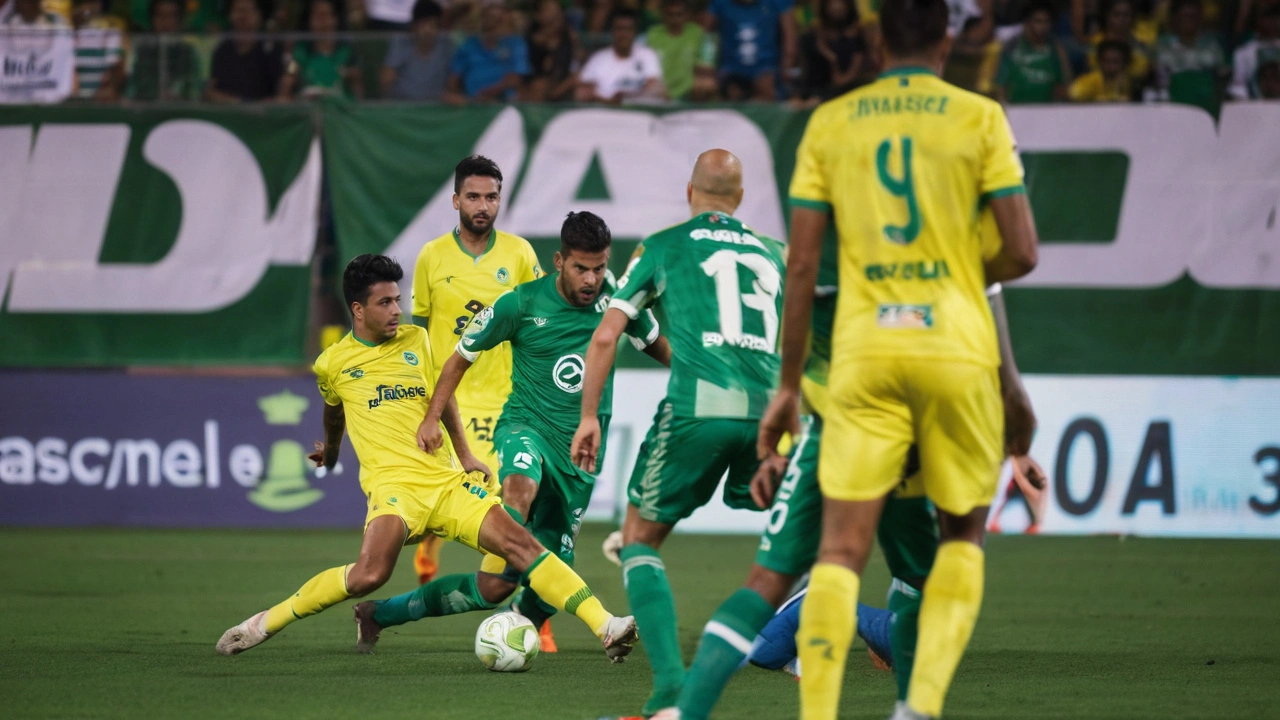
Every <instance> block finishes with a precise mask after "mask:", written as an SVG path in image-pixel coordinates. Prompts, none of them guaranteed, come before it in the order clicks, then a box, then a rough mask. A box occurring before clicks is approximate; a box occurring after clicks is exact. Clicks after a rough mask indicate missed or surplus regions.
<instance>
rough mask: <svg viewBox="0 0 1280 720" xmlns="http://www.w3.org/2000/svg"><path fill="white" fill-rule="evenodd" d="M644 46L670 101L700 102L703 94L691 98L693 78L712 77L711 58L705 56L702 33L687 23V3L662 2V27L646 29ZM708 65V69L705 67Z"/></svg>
mask: <svg viewBox="0 0 1280 720" xmlns="http://www.w3.org/2000/svg"><path fill="white" fill-rule="evenodd" d="M645 45H648V46H649V47H651V48H653V51H654V52H656V53H657V54H658V60H659V62H661V64H662V82H663V84H664V85H666V87H667V94H668V95H670V96H671V98H672V99H673V100H685V99H694V100H702V99H705V98H704V97H701V95H704V94H705V92H701V91H700V92H699V93H698V95H699V97H692V96H693V95H694V92H693V89H694V84H695V79H696V78H697V76H698V75H699V70H701V71H702V74H714V62H715V60H714V58H711V59H710V62H708V58H706V57H705V55H704V53H703V48H704V47H706V45H707V43H706V31H704V30H703V29H702V26H701V25H699V24H697V23H695V22H692V21H690V20H689V0H663V3H662V24H661V25H655V26H654V27H651V28H649V32H648V33H646V35H645ZM708 66H710V67H708Z"/></svg>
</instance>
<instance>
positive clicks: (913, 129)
mask: <svg viewBox="0 0 1280 720" xmlns="http://www.w3.org/2000/svg"><path fill="white" fill-rule="evenodd" d="M947 19H948V13H947V6H946V3H945V0H885V2H884V4H883V6H882V7H881V11H880V23H881V35H882V40H883V47H884V54H885V64H884V67H885V72H884V74H883V75H882V76H881V77H880V79H879V80H877V81H876V82H874V83H872V84H870V85H867V86H864V87H862V88H859V89H857V90H854V91H853V92H850V93H848V94H845V95H842V96H840V97H838V98H836V99H834V100H831V101H830V102H827V103H825V104H824V105H822V106H821V107H819V108H818V109H817V110H816V111H815V112H814V114H813V116H812V117H811V118H810V120H809V126H808V128H807V129H806V130H805V134H804V137H803V139H802V140H801V142H800V147H799V149H798V152H797V158H796V170H795V175H794V177H793V178H792V182H791V204H792V214H791V243H790V255H789V262H788V265H787V280H786V296H785V306H784V315H783V323H782V325H783V340H782V345H783V356H782V370H781V386H780V388H779V390H778V394H777V395H776V396H775V398H774V400H773V402H772V403H771V404H770V407H769V409H768V411H767V412H766V414H765V415H764V417H763V418H762V419H761V424H760V435H761V437H760V448H759V449H760V450H761V451H762V455H763V454H765V453H767V452H768V451H769V450H771V449H772V448H773V447H775V446H776V445H777V441H778V439H779V436H780V435H781V434H782V432H783V431H784V430H788V429H789V430H791V431H792V432H795V430H796V429H797V428H798V419H797V407H798V404H799V398H800V391H799V386H800V379H801V375H802V370H803V360H804V353H805V350H806V347H807V343H806V337H805V336H806V333H807V331H808V328H809V322H808V321H809V316H810V312H811V308H812V304H813V293H814V283H815V278H816V275H817V267H818V261H819V255H820V249H821V242H822V235H823V232H824V231H825V229H826V226H827V223H828V218H829V217H830V216H832V215H834V218H835V224H836V231H837V235H838V238H839V263H840V278H841V283H840V285H841V287H840V296H839V299H838V301H837V306H836V320H835V326H834V327H835V329H834V336H833V338H832V351H831V366H830V373H829V390H830V393H829V405H830V406H829V407H828V408H827V410H828V413H827V416H826V418H825V420H826V423H827V424H826V429H825V434H826V438H825V439H826V442H824V443H823V444H822V448H821V451H820V457H819V464H818V479H819V484H820V486H821V488H822V494H823V497H824V502H823V517H822V520H823V525H822V528H823V530H822V541H821V548H820V550H819V556H818V562H817V564H816V565H814V568H813V574H812V579H811V582H810V585H809V595H808V598H807V599H806V600H805V605H804V608H803V610H802V612H801V620H800V631H799V632H798V633H797V636H796V637H797V644H798V650H799V656H800V661H801V664H802V666H803V667H804V675H803V678H802V680H801V686H800V705H801V718H802V719H803V720H832V719H834V718H835V717H836V714H837V708H838V705H839V699H840V687H841V679H842V676H843V672H844V662H845V656H846V655H847V653H848V649H849V643H850V640H851V639H852V636H853V632H854V627H855V617H854V607H855V606H854V598H855V597H856V596H857V594H858V586H859V574H860V573H861V572H862V570H863V568H864V567H865V565H866V561H867V557H868V554H869V553H870V551H871V546H872V538H873V537H874V533H875V528H876V524H877V521H878V519H879V516H880V512H881V510H882V508H883V506H884V502H885V497H886V496H887V495H888V493H889V492H890V491H891V490H892V489H893V488H894V486H895V485H896V484H897V483H898V481H899V478H900V475H901V472H902V468H903V465H904V462H905V460H906V455H907V449H908V448H909V447H910V446H911V444H912V443H913V442H915V443H917V444H918V446H919V452H920V465H921V467H922V475H923V482H924V487H925V492H926V494H927V495H928V496H929V498H930V499H931V500H932V501H933V503H934V505H935V506H936V507H937V510H938V519H939V531H940V537H941V544H940V546H939V548H938V553H937V557H936V559H935V561H934V565H933V570H932V572H931V573H930V575H929V578H928V580H927V581H926V583H925V586H924V593H923V600H922V604H921V607H920V616H919V641H918V643H917V646H916V659H915V666H914V667H913V669H912V675H911V680H910V687H909V690H908V694H907V699H906V701H905V703H901V704H899V706H898V708H897V710H896V712H895V718H898V719H906V718H913V719H914V718H926V717H937V716H939V715H940V714H941V712H942V701H943V698H944V697H945V695H946V691H947V688H948V687H949V686H950V684H951V678H952V676H953V674H954V672H955V669H956V666H957V665H958V664H959V662H960V657H961V655H963V653H964V648H965V645H966V644H967V643H968V640H969V636H970V634H971V633H972V631H973V626H974V623H975V622H976V621H977V616H978V608H979V606H980V605H981V602H982V587H983V555H982V541H983V535H984V530H983V529H984V525H985V521H986V516H987V509H988V506H989V505H990V503H991V500H992V497H993V495H994V494H995V488H996V482H997V478H998V469H999V465H1000V461H1001V458H1002V457H1003V454H1004V453H1003V450H1004V448H1002V445H1003V433H1004V427H1003V419H1002V416H1001V395H1000V386H999V381H998V379H997V367H998V365H999V355H998V352H997V349H996V334H995V328H994V326H993V324H992V318H991V312H990V309H989V308H988V305H987V301H986V296H985V294H984V291H983V288H984V287H985V286H986V285H987V284H989V283H992V282H997V281H1001V280H1010V279H1013V278H1016V277H1020V276H1022V275H1025V274H1026V273H1028V272H1030V271H1031V269H1032V268H1033V267H1034V266H1035V263H1036V259H1037V257H1036V256H1037V249H1036V245H1037V241H1036V234H1035V226H1034V222H1033V220H1032V217H1031V210H1030V206H1029V205H1028V203H1027V200H1026V194H1025V192H1024V190H1023V184H1022V182H1023V181H1022V166H1021V163H1020V162H1019V160H1018V157H1017V153H1016V148H1015V144H1014V140H1013V134H1012V132H1011V131H1010V129H1009V125H1008V122H1007V121H1006V119H1005V117H1004V112H1003V111H1002V110H1001V108H1000V106H999V105H998V104H997V103H995V102H993V101H991V100H989V99H987V98H984V97H981V96H979V95H976V94H973V93H970V92H966V91H963V90H960V89H959V88H956V87H953V86H951V85H949V84H947V83H945V82H943V81H942V80H940V79H939V78H938V77H937V75H936V73H937V72H938V71H939V70H940V69H941V67H942V64H943V62H944V60H945V59H946V56H947V52H948V50H949V49H950V41H949V39H948V37H947ZM983 203H989V204H990V206H991V210H992V213H993V215H994V217H995V220H996V224H997V226H998V228H999V234H1000V237H1001V243H1000V244H999V249H998V250H994V252H990V253H986V254H985V255H984V251H983V244H982V243H981V241H980V236H979V212H978V210H979V208H980V207H981V206H982V204H983ZM993 245H994V243H993Z"/></svg>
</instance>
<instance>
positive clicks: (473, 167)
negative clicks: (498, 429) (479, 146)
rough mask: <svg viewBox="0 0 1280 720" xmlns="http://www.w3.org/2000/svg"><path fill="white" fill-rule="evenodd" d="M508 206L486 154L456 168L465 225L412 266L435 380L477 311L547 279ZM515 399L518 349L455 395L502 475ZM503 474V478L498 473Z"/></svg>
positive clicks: (427, 578) (425, 578)
mask: <svg viewBox="0 0 1280 720" xmlns="http://www.w3.org/2000/svg"><path fill="white" fill-rule="evenodd" d="M501 205H502V171H501V170H500V169H499V168H498V165H497V164H496V163H494V162H493V161H492V160H490V159H489V158H487V157H483V156H481V155H472V156H470V157H468V158H464V159H463V160H462V162H460V163H458V165H457V167H456V168H455V169H454V175H453V207H454V209H456V210H457V211H458V225H457V227H456V228H454V229H453V231H452V232H449V233H446V234H444V235H441V236H440V237H438V238H436V239H435V240H432V241H431V242H429V243H427V244H426V245H423V246H422V251H421V252H419V253H418V260H417V262H416V263H414V268H413V322H414V324H415V325H418V326H421V327H424V328H426V329H427V339H428V342H430V344H431V352H432V355H433V356H434V357H435V358H436V359H437V361H436V362H434V363H433V364H432V367H431V377H432V379H433V380H436V379H439V377H440V370H441V367H442V366H443V365H444V361H445V360H447V359H448V358H449V356H450V355H452V354H453V348H454V347H455V346H456V345H457V344H458V341H459V340H461V339H462V331H463V329H464V328H466V327H467V323H469V322H471V318H472V317H474V316H475V314H476V313H478V312H480V311H481V310H483V309H485V308H486V307H488V306H490V305H492V304H493V301H494V300H497V299H498V296H499V295H501V294H503V293H505V292H506V291H508V290H510V289H511V288H512V287H514V286H516V285H518V284H520V283H523V282H528V281H530V280H536V279H537V278H540V277H542V269H541V268H540V267H538V257H537V255H535V254H534V252H533V247H532V246H530V245H529V241H528V240H525V239H524V238H522V237H517V236H515V235H511V234H509V233H504V232H500V231H499V230H497V229H496V228H495V227H494V223H495V222H497V220H498V210H499V209H500V208H501ZM510 394H511V348H510V346H508V345H505V344H504V345H502V346H501V347H498V348H494V349H493V351H492V352H491V353H485V356H484V358H483V360H482V361H481V362H479V363H476V367H474V368H472V372H471V373H469V374H468V375H467V377H466V379H465V380H464V381H463V384H462V385H461V386H460V387H459V388H458V392H457V394H456V398H457V402H458V411H459V412H461V413H462V422H463V424H464V426H465V428H466V433H467V441H468V442H469V443H470V444H471V449H472V452H474V453H475V455H476V457H478V458H480V460H481V461H483V462H484V463H485V464H486V465H488V467H489V469H490V471H491V472H496V471H497V465H496V464H495V462H494V460H495V459H496V458H495V457H494V455H493V426H494V425H495V424H497V422H498V416H499V415H501V414H502V405H503V403H505V402H506V401H507V396H508V395H510ZM494 477H496V475H494ZM441 542H442V541H440V540H438V539H435V538H428V539H427V540H424V541H423V543H422V544H421V545H419V546H418V551H417V552H416V553H415V554H414V557H413V566H414V569H415V570H417V572H418V580H419V581H420V582H421V583H423V584H424V585H425V584H426V583H428V582H431V580H432V578H434V577H435V574H436V572H437V570H438V569H439V567H440V547H441Z"/></svg>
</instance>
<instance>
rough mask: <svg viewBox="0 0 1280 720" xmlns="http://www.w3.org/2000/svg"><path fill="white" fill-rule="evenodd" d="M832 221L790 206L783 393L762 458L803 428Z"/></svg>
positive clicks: (766, 419) (762, 441)
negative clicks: (803, 380)
mask: <svg viewBox="0 0 1280 720" xmlns="http://www.w3.org/2000/svg"><path fill="white" fill-rule="evenodd" d="M827 222H828V214H827V213H825V212H822V211H819V210H814V209H812V208H805V207H796V208H792V210H791V242H790V243H789V244H788V248H789V250H788V255H787V280H786V288H785V290H784V295H783V305H782V338H781V341H780V344H781V346H782V369H781V377H780V379H779V385H778V393H777V394H776V395H774V397H773V401H772V402H770V403H769V407H768V408H767V409H765V411H764V415H763V416H762V417H761V418H760V438H759V442H758V443H757V445H756V453H757V454H758V455H759V456H760V459H762V460H763V459H764V458H767V457H770V456H772V455H774V454H775V453H777V447H778V441H779V440H781V439H782V434H783V433H786V432H789V433H791V434H792V435H798V434H799V433H800V377H801V375H803V373H804V359H805V355H806V354H807V352H808V350H809V318H810V316H811V315H812V314H813V289H814V286H815V285H817V282H818V262H819V260H820V259H821V256H822V235H823V233H825V232H826V231H827Z"/></svg>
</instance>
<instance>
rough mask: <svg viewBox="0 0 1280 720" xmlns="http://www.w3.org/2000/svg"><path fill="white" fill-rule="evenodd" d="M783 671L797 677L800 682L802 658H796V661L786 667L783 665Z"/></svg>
mask: <svg viewBox="0 0 1280 720" xmlns="http://www.w3.org/2000/svg"><path fill="white" fill-rule="evenodd" d="M782 669H783V670H784V671H785V672H787V673H789V674H791V675H793V676H795V679H797V680H799V679H800V658H796V659H795V660H792V661H791V662H789V663H787V664H786V665H783V666H782Z"/></svg>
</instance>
